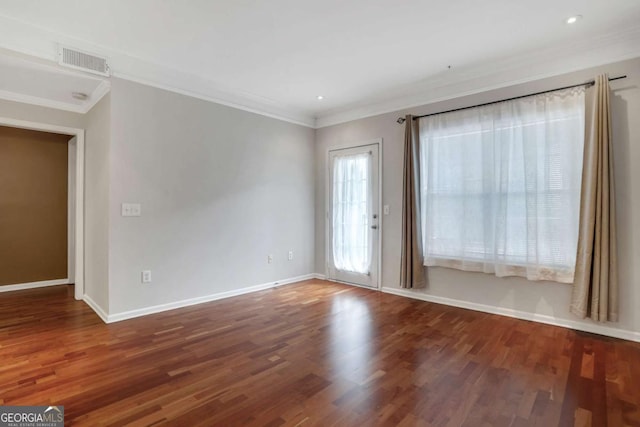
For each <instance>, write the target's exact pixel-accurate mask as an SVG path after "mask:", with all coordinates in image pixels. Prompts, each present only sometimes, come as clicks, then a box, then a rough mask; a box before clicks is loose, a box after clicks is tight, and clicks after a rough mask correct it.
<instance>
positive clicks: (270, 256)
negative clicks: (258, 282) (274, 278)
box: [267, 254, 273, 264]
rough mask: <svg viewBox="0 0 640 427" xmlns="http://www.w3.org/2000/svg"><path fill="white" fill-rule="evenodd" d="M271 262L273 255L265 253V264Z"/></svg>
mask: <svg viewBox="0 0 640 427" xmlns="http://www.w3.org/2000/svg"><path fill="white" fill-rule="evenodd" d="M272 262H273V255H271V254H269V255H267V264H271V263H272Z"/></svg>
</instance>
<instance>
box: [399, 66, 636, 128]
mask: <svg viewBox="0 0 640 427" xmlns="http://www.w3.org/2000/svg"><path fill="white" fill-rule="evenodd" d="M626 78H627V76H619V77H611V78H610V79H609V81H610V82H611V81H613V80H620V79H626ZM595 83H596V82H595V80H590V81H588V82H585V83H578V84H575V85H571V86H565V87H559V88H556V89H549V90H543V91H542V92H536V93H530V94H528V95H520V96H514V97H513V98H506V99H500V100H498V101H491V102H485V103H484V104H478V105H470V106H468V107H461V108H454V109H453V110H447V111H442V112H440V113H430V114H423V115H421V116H414V117H413V120H417V119H420V118H422V117H429V116H435V115H438V114H445V113H453V112H454V111H461V110H468V109H469V108H476V107H484V106H485V105H491V104H497V103H499V102H506V101H513V100H514V99H520V98H527V97H529V96H536V95H542V94H543V93H549V92H555V91H557V90H564V89H571V88H574V87H580V86H593V85H594V84H595ZM405 120H406V119H405V118H404V117H399V118H398V120H396V122H397V123H399V124H402V123H404V122H405Z"/></svg>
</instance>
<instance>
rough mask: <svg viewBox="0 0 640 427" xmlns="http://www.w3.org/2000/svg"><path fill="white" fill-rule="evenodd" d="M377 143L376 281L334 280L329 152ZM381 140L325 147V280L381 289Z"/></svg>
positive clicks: (382, 227) (382, 228)
mask: <svg viewBox="0 0 640 427" xmlns="http://www.w3.org/2000/svg"><path fill="white" fill-rule="evenodd" d="M373 144H377V145H378V206H377V208H378V248H377V249H378V250H377V251H376V252H377V253H378V260H377V261H378V262H377V265H378V267H377V269H378V271H377V273H378V275H377V276H378V283H376V284H375V286H373V287H371V286H363V285H359V284H357V283H346V282H341V281H339V280H334V279H330V278H329V250H330V249H331V242H330V241H329V236H330V230H329V227H330V224H329V206H330V202H331V201H330V194H331V177H330V176H329V175H330V174H329V171H330V170H331V158H330V156H331V152H332V151H336V150H345V149H349V148H358V147H364V146H366V145H373ZM383 151H384V150H383V141H382V138H376V139H371V140H367V141H359V142H351V143H345V144H339V145H334V146H331V147H328V148H327V151H326V153H325V159H324V161H325V168H324V242H325V244H324V277H325V279H326V280H329V281H332V282H338V283H345V284H347V285H352V286H359V287H361V288H365V289H375V290H378V291H379V290H380V289H382V231H383V230H384V224H383V223H384V220H383V216H384V215H382V205H383V203H382V182H383V179H382V176H383V175H382V156H383Z"/></svg>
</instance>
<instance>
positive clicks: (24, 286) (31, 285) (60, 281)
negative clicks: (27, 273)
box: [0, 279, 69, 292]
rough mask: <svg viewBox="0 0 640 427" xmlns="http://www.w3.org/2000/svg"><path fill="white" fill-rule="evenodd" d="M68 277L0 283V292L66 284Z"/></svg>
mask: <svg viewBox="0 0 640 427" xmlns="http://www.w3.org/2000/svg"><path fill="white" fill-rule="evenodd" d="M68 284H69V279H55V280H43V281H41V282H30V283H19V284H17V285H2V286H0V292H10V291H22V290H25V289H35V288H44V287H47V286H58V285H68Z"/></svg>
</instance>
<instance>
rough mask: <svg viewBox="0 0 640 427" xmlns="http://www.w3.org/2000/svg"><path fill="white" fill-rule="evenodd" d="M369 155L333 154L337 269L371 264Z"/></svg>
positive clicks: (362, 268) (360, 270)
mask: <svg viewBox="0 0 640 427" xmlns="http://www.w3.org/2000/svg"><path fill="white" fill-rule="evenodd" d="M370 187H371V156H370V154H369V153H362V154H354V155H346V156H336V157H335V158H334V166H333V261H334V264H335V268H336V269H338V270H341V271H349V272H354V273H362V274H369V269H370V267H371V236H370V225H371V224H370V219H369V217H370V212H371V191H370Z"/></svg>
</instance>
